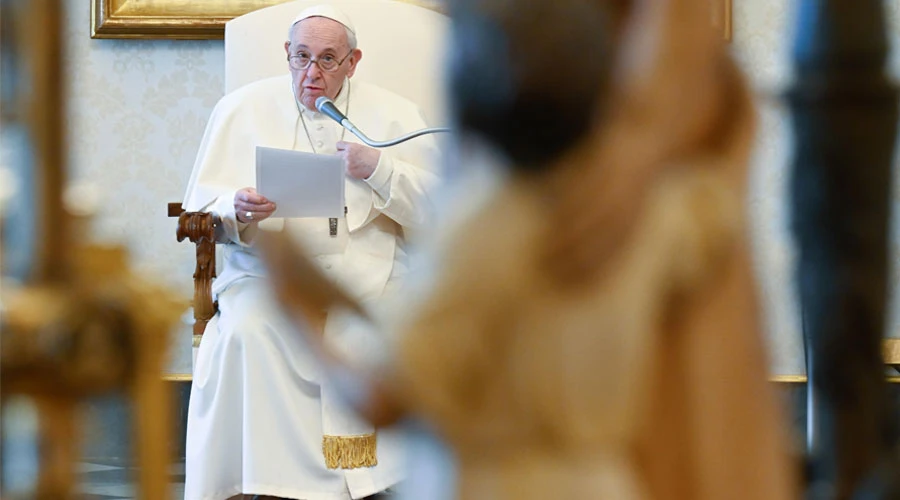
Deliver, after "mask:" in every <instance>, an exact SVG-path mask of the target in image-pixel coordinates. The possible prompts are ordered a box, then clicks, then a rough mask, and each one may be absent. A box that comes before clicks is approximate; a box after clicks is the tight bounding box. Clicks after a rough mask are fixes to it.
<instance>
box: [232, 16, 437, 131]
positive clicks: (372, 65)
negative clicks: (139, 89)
mask: <svg viewBox="0 0 900 500" xmlns="http://www.w3.org/2000/svg"><path fill="white" fill-rule="evenodd" d="M322 3H329V4H333V5H335V6H337V7H338V8H340V9H342V10H343V11H344V12H346V13H347V15H348V16H350V19H351V20H352V21H353V24H354V27H355V28H356V37H357V41H358V45H359V48H360V49H362V51H363V58H362V61H360V64H359V67H358V69H357V72H356V74H355V75H354V77H353V78H354V79H359V80H363V81H366V82H370V83H374V84H376V85H378V86H380V87H383V88H386V89H388V90H390V91H392V92H394V93H396V94H399V95H402V96H404V97H406V98H407V99H410V100H412V101H413V102H415V103H416V104H418V105H419V107H420V108H421V109H422V110H423V112H424V113H425V115H426V117H427V118H428V120H429V122H430V123H431V124H433V125H444V123H443V119H444V117H445V116H446V114H445V109H444V98H443V95H444V92H443V86H444V78H443V73H442V67H443V60H444V53H445V49H444V47H445V41H446V38H447V31H448V27H449V22H448V21H449V20H448V18H447V16H445V15H444V14H441V13H440V12H437V11H435V10H432V9H429V8H426V7H422V6H419V5H416V4H414V3H410V2H405V1H399V0H299V1H294V2H287V3H283V4H278V5H274V6H272V7H267V8H264V9H260V10H256V11H253V12H251V13H249V14H245V15H243V16H240V17H238V18H235V19H233V20H231V21H229V22H228V23H226V24H225V93H229V92H231V91H233V90H235V89H237V88H239V87H241V86H243V85H246V84H248V83H250V82H253V81H256V80H260V79H263V78H268V77H270V76H276V75H283V74H286V73H287V72H288V67H287V61H286V58H285V53H284V48H283V47H284V42H285V40H286V39H287V31H288V28H289V27H290V24H291V21H292V20H293V19H294V17H295V16H296V15H297V14H299V13H300V12H301V11H302V10H303V9H305V8H307V7H310V6H313V5H318V4H322Z"/></svg>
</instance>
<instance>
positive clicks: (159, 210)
mask: <svg viewBox="0 0 900 500" xmlns="http://www.w3.org/2000/svg"><path fill="white" fill-rule="evenodd" d="M793 4H794V2H785V1H784V0H734V41H733V48H734V52H735V54H736V56H737V57H738V59H739V61H740V62H741V64H742V66H743V67H744V69H745V70H746V72H747V74H748V76H749V77H750V79H751V81H752V83H753V86H754V88H755V89H756V91H757V94H758V96H759V109H760V128H759V132H760V133H759V140H758V143H759V144H758V147H757V152H756V156H755V161H754V166H755V168H754V170H753V172H752V175H751V185H752V196H751V211H752V214H753V215H754V220H755V224H754V227H753V231H754V237H755V240H756V242H757V249H758V252H757V262H758V265H759V269H760V289H761V293H762V297H763V303H764V306H765V308H766V323H765V324H766V331H767V335H768V338H769V339H770V347H771V349H770V350H771V352H772V369H773V372H774V373H776V374H800V373H803V363H802V343H801V340H800V335H799V320H798V317H797V312H796V311H797V309H796V305H795V300H794V297H793V294H792V292H791V286H792V283H791V280H790V265H791V262H792V258H793V254H792V249H791V245H790V240H789V237H788V234H787V232H786V217H785V215H786V214H785V207H784V203H783V200H784V196H783V195H784V194H785V186H786V183H785V181H786V179H787V161H788V156H787V153H788V151H789V147H790V138H789V137H788V135H787V133H788V130H787V121H786V116H785V112H784V107H783V106H782V105H781V104H780V103H779V102H778V100H777V95H778V93H779V92H780V91H781V90H783V89H784V87H785V85H786V84H787V83H788V81H789V78H790V69H789V65H788V51H789V40H790V33H789V27H790V26H791V25H792V20H793V12H792V8H791V6H792V5H793ZM897 4H898V3H897V2H892V3H889V11H890V14H891V26H892V33H894V38H893V40H892V41H893V42H894V44H895V45H897V44H898V43H900V39H898V37H900V20H898V8H897ZM67 6H68V17H69V19H68V24H67V32H66V40H67V42H68V58H67V61H68V63H69V64H70V68H69V71H68V72H67V73H66V74H67V75H68V76H69V78H70V81H69V82H68V84H69V85H70V89H71V94H72V95H71V98H70V100H69V109H68V116H69V124H68V131H69V137H70V143H71V146H72V147H71V153H70V168H71V172H72V177H73V178H74V180H76V181H83V182H88V183H90V184H92V185H93V186H94V187H95V188H96V189H98V190H99V191H100V193H101V194H102V195H103V196H104V198H105V199H106V200H107V202H106V204H105V205H104V206H103V208H102V209H101V210H100V212H99V213H98V214H97V217H96V220H95V224H94V228H93V236H94V237H95V238H97V239H99V240H102V241H111V242H122V243H124V244H126V245H127V246H128V248H130V250H131V252H132V257H133V262H134V264H135V265H136V267H137V268H138V269H139V270H141V271H144V272H146V273H150V274H151V275H152V276H154V277H156V278H158V279H161V280H163V281H164V282H166V283H168V284H170V285H171V286H172V287H173V290H174V291H175V293H180V294H182V295H183V296H184V297H185V301H186V302H187V300H188V296H189V293H190V290H191V284H190V276H191V273H192V269H193V262H192V251H191V248H190V247H189V245H185V244H178V243H176V242H175V239H174V227H175V224H174V221H173V220H172V219H169V218H167V217H166V212H165V207H166V203H167V202H170V201H178V200H180V199H181V196H182V194H183V190H184V187H185V185H186V183H187V179H188V176H189V175H190V171H191V167H192V164H193V160H194V154H195V153H196V148H197V146H198V144H199V141H200V137H201V135H202V133H203V128H204V126H205V123H206V120H207V118H208V116H209V113H210V111H211V110H212V107H213V105H214V104H215V102H216V100H217V99H218V98H219V97H220V96H221V95H222V88H223V44H222V42H221V41H162V40H155V41H132V40H91V39H90V36H89V26H90V17H89V16H90V12H89V11H90V7H89V2H86V1H84V0H68V4H67ZM276 50H277V49H276ZM892 67H893V70H894V74H900V58H898V57H897V56H896V54H895V55H894V57H893V58H892ZM895 239H896V238H895ZM893 254H894V255H897V256H898V257H900V248H898V249H896V250H895V251H894V252H893ZM898 278H900V276H898V274H897V271H896V270H895V271H894V279H893V282H894V283H897V281H898ZM896 302H897V301H894V303H896ZM894 309H895V310H900V308H897V307H895V308H894ZM898 323H900V318H898V315H897V314H895V315H894V316H892V319H891V321H890V324H891V329H890V330H891V332H898V331H900V328H898ZM178 339H179V342H178V345H177V348H176V349H175V350H176V353H177V354H179V356H178V359H179V360H180V361H178V362H176V363H175V364H176V365H177V366H175V367H173V368H172V370H173V371H175V372H184V371H187V370H186V369H185V368H184V366H185V365H184V362H185V361H184V360H185V359H187V360H188V361H187V367H188V370H189V366H190V364H189V357H187V356H189V350H190V344H189V340H188V339H187V333H184V334H179V336H178Z"/></svg>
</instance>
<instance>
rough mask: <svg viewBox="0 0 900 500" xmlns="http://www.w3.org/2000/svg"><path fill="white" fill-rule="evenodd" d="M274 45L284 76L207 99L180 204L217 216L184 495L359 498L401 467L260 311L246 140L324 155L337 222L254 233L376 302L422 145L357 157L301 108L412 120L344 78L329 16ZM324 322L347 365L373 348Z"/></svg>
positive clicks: (428, 154) (342, 137) (431, 178)
mask: <svg viewBox="0 0 900 500" xmlns="http://www.w3.org/2000/svg"><path fill="white" fill-rule="evenodd" d="M284 49H285V52H286V53H287V58H286V59H287V68H286V69H289V70H290V74H285V75H284V76H279V77H275V78H269V79H266V80H261V81H259V82H255V83H251V84H249V85H247V86H245V87H242V88H240V89H238V90H236V91H234V92H232V93H231V94H229V95H227V96H225V97H224V98H223V99H222V100H221V101H220V102H219V103H218V104H217V105H216V107H215V109H214V111H213V113H212V116H211V118H210V120H209V124H208V125H207V128H206V132H205V134H204V136H203V140H202V143H201V146H200V151H199V154H198V156H197V161H196V164H195V165H194V171H193V173H192V175H191V180H190V184H189V186H188V190H187V194H186V196H185V202H184V208H185V209H186V210H188V211H210V212H213V213H215V214H216V215H218V216H219V217H220V218H221V220H222V223H221V225H220V227H218V228H217V231H218V237H219V239H220V241H221V242H223V243H225V245H224V269H223V271H222V272H221V274H220V275H219V277H218V279H216V280H215V282H214V284H213V294H214V296H215V297H216V298H217V300H218V304H219V312H218V313H217V314H216V316H215V317H214V318H213V319H212V320H211V321H210V322H209V324H208V326H207V327H206V332H205V334H204V336H203V340H202V342H201V344H200V348H199V353H198V357H197V362H196V366H195V370H194V379H193V387H192V390H191V399H190V407H189V411H188V428H187V450H186V460H187V464H186V482H185V498H186V499H189V500H207V499H208V500H219V499H225V498H230V497H233V496H237V497H238V498H239V497H240V495H242V494H243V495H261V496H272V497H280V498H298V499H309V500H337V499H347V498H354V499H355V498H363V497H366V496H371V495H375V494H377V493H379V492H382V491H384V490H385V489H387V488H389V487H391V486H392V485H394V484H395V483H396V482H398V481H399V480H400V479H401V476H402V472H403V470H404V469H405V465H404V464H403V463H401V456H400V446H399V444H400V443H399V436H397V435H394V434H391V433H390V432H389V431H382V430H379V431H378V433H377V439H376V434H375V431H374V429H372V428H371V427H370V426H369V425H368V424H365V423H363V422H361V421H360V420H359V419H357V418H356V416H355V415H353V414H352V413H351V412H349V411H348V410H346V408H345V407H343V406H341V405H340V404H339V401H336V400H335V399H334V397H333V396H332V395H333V394H334V391H331V390H329V387H328V386H327V384H326V383H325V381H324V380H323V377H321V376H320V373H319V367H318V365H317V364H316V363H315V361H314V359H313V356H312V355H311V354H310V353H309V352H308V350H307V347H306V346H305V345H304V343H303V342H302V340H301V336H300V335H298V334H297V332H296V331H292V329H291V327H290V326H289V325H288V324H287V322H286V320H285V319H284V318H283V317H282V316H281V315H280V313H279V312H278V311H277V310H276V309H275V303H274V300H273V298H272V296H271V294H270V292H269V290H268V287H267V283H266V276H265V271H264V268H263V263H262V262H261V261H260V258H259V256H258V254H257V249H256V248H255V246H254V236H255V235H256V234H257V231H258V230H259V224H260V223H261V222H263V221H265V220H266V219H267V218H269V217H271V216H272V214H273V212H274V211H275V209H276V206H275V204H274V203H272V202H271V201H269V200H268V199H266V197H265V195H266V193H260V192H257V191H256V190H255V189H254V188H253V187H251V186H253V185H254V184H255V149H256V147H257V146H266V147H273V148H282V149H294V150H299V151H306V152H312V153H318V154H334V155H339V156H340V157H341V158H342V159H343V163H344V166H345V168H346V175H345V178H346V187H345V199H346V205H347V206H346V210H345V216H344V217H343V218H340V219H331V220H329V219H317V218H296V219H277V218H274V217H273V218H272V219H270V220H268V221H266V222H265V223H264V224H265V225H276V224H274V223H278V224H277V225H278V226H280V227H281V230H283V231H287V232H289V233H290V234H291V236H292V237H296V238H300V239H301V240H302V242H303V243H304V245H305V248H306V249H307V250H308V251H309V252H310V253H311V254H312V256H313V257H314V259H313V260H314V261H316V262H317V263H318V264H320V265H321V267H322V269H323V270H324V271H325V273H326V274H327V275H328V276H329V277H331V278H332V279H333V280H335V281H336V282H337V283H339V284H340V285H342V286H343V287H344V288H345V289H347V290H349V291H351V292H352V293H353V294H354V295H355V297H356V298H357V299H359V300H360V301H361V302H362V303H363V304H366V305H368V306H369V307H370V308H376V307H377V304H378V303H379V300H381V299H382V298H383V296H384V295H385V292H386V290H390V289H392V288H393V287H395V285H396V284H397V282H398V280H402V278H403V277H404V274H406V273H407V269H408V268H407V265H406V263H405V260H406V247H405V240H404V234H405V233H407V232H408V231H409V230H411V229H415V228H416V227H418V226H421V225H423V224H424V223H425V222H426V221H427V220H428V217H427V214H429V212H430V209H429V207H430V206H431V204H430V202H429V190H430V189H431V188H432V187H433V186H434V184H435V183H436V181H437V177H436V165H437V150H436V148H435V145H434V142H433V141H432V140H431V139H429V138H428V137H424V138H419V139H416V140H412V141H408V142H405V143H403V144H401V145H399V146H396V147H393V148H389V149H385V150H376V149H372V148H369V147H367V146H364V145H362V144H360V143H358V142H357V139H356V137H354V136H353V135H352V134H347V133H346V132H345V130H344V129H342V128H341V127H340V125H338V124H337V123H335V122H334V121H332V120H331V119H330V118H328V117H326V116H324V115H322V114H320V113H318V112H317V111H316V107H315V102H316V99H317V98H319V97H320V96H327V97H329V98H331V99H333V101H334V103H335V104H336V106H337V107H338V109H340V110H341V111H342V112H343V113H344V114H345V115H347V116H349V117H350V118H351V119H352V120H353V122H354V123H355V124H356V125H357V126H358V127H359V128H360V129H361V130H364V131H366V133H367V134H369V135H371V136H373V137H384V138H388V137H395V136H397V135H398V134H401V133H406V132H410V131H413V130H417V129H420V128H424V127H425V126H426V124H425V123H424V122H423V119H422V114H421V113H420V111H419V109H418V108H417V107H416V106H415V105H414V104H413V103H412V102H410V101H408V100H406V99H404V98H402V97H400V96H397V95H395V94H392V93H390V92H388V91H386V90H384V89H381V88H377V87H375V86H373V85H369V84H366V83H364V82H359V81H356V80H351V77H352V76H353V74H354V72H355V71H356V68H357V65H358V64H359V63H360V61H361V60H362V55H363V53H362V51H361V50H360V49H359V48H357V46H356V34H355V32H354V29H353V25H352V23H351V21H350V19H349V18H348V17H347V15H346V14H345V13H343V12H341V11H339V10H338V9H336V8H334V7H331V6H317V7H312V8H309V9H307V10H305V11H304V12H302V13H301V14H300V15H299V16H298V17H297V18H296V19H295V21H294V23H293V24H292V26H291V28H290V31H289V37H288V41H287V42H285V45H284ZM332 316H334V315H329V317H328V320H327V321H326V323H325V332H324V334H325V338H326V340H327V341H330V342H333V343H334V344H336V345H337V346H338V347H339V348H343V350H344V351H347V352H350V353H351V354H355V355H359V356H362V357H365V355H366V354H367V353H368V352H369V351H372V350H373V349H371V345H367V344H362V343H358V342H356V340H354V337H353V335H352V334H351V333H349V332H350V330H352V328H347V327H345V326H342V324H341V322H340V321H338V318H337V316H334V318H332ZM333 319H334V320H333Z"/></svg>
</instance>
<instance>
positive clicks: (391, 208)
mask: <svg viewBox="0 0 900 500" xmlns="http://www.w3.org/2000/svg"><path fill="white" fill-rule="evenodd" d="M425 127H426V124H425V121H424V120H423V119H422V118H421V114H419V113H418V112H416V113H415V117H414V118H411V119H409V120H407V121H406V123H404V126H403V129H404V130H403V133H407V132H411V131H414V130H418V129H422V128H425ZM439 161H440V152H439V150H438V148H437V144H436V142H435V140H434V138H433V137H432V136H429V135H426V136H421V137H417V138H415V139H411V140H410V141H407V142H406V143H403V144H401V145H399V146H397V147H395V148H390V149H386V150H382V152H381V157H380V158H379V160H378V165H377V166H376V167H375V171H374V172H372V175H370V176H369V177H368V178H367V179H365V181H366V183H367V184H368V185H369V187H371V188H372V192H373V194H372V196H373V208H374V209H375V210H376V211H377V212H380V213H383V214H385V215H387V216H388V217H390V218H391V219H393V220H394V221H396V222H397V223H398V224H400V225H401V226H404V227H408V228H418V227H421V226H422V225H423V224H424V223H425V222H426V221H427V220H428V219H429V215H430V214H431V213H432V211H433V203H432V200H431V191H432V189H434V187H435V185H436V184H437V182H438V165H439Z"/></svg>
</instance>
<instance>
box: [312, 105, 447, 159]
mask: <svg viewBox="0 0 900 500" xmlns="http://www.w3.org/2000/svg"><path fill="white" fill-rule="evenodd" d="M316 109H317V110H319V113H322V114H323V115H325V116H327V117H329V118H331V119H332V120H334V121H336V122H338V123H340V124H341V126H342V127H344V128H345V129H347V130H349V131H350V132H351V133H352V134H353V135H355V136H356V137H359V139H360V140H361V141H363V142H364V143H365V144H368V145H369V146H372V147H373V148H384V147H387V146H393V145H395V144H400V143H401V142H406V141H408V140H410V139H413V138H415V137H419V136H420V135H425V134H434V133H436V132H450V129H449V128H445V127H432V128H423V129H422V130H416V131H415V132H410V133H408V134H406V135H403V136H400V137H398V138H396V139H391V140H388V141H373V140H372V139H369V138H368V137H367V136H366V134H364V133H362V132H361V131H360V130H359V129H357V128H356V125H354V124H353V122H351V121H350V120H349V119H348V118H347V117H346V116H345V115H344V113H341V111H340V110H339V109H338V108H337V106H335V105H334V101H332V100H331V99H329V98H328V97H326V96H321V97H319V98H318V99H316Z"/></svg>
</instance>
